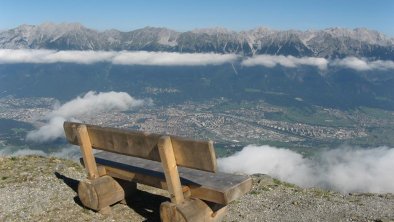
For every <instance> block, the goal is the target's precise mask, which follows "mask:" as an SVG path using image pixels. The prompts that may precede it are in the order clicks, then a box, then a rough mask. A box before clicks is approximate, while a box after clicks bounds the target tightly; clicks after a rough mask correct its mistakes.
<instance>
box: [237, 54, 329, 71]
mask: <svg viewBox="0 0 394 222" xmlns="http://www.w3.org/2000/svg"><path fill="white" fill-rule="evenodd" d="M328 63H329V61H328V60H327V59H325V58H316V57H301V58H297V57H294V56H283V55H279V56H274V55H258V56H253V57H250V58H247V59H245V60H243V61H242V65H244V66H257V65H260V66H265V67H268V68H272V67H275V66H277V65H281V66H284V67H288V68H295V67H297V66H299V65H309V66H315V67H317V68H319V69H321V70H324V69H327V65H328Z"/></svg>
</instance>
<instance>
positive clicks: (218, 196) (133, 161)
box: [95, 151, 252, 205]
mask: <svg viewBox="0 0 394 222" xmlns="http://www.w3.org/2000/svg"><path fill="white" fill-rule="evenodd" d="M95 159H96V163H97V165H98V166H104V167H105V169H106V173H107V174H108V175H110V176H112V177H115V178H120V179H124V180H128V181H133V182H137V183H141V184H146V185H149V186H153V187H156V188H160V189H167V184H166V179H165V176H164V171H163V166H162V164H161V163H160V162H156V161H152V160H147V159H141V158H137V157H132V156H125V155H121V154H116V153H112V152H107V151H102V152H99V153H96V154H95ZM178 170H179V175H180V178H181V184H182V185H183V186H187V187H189V188H190V192H191V197H195V198H199V199H202V200H206V201H210V202H213V203H218V204H223V205H227V204H228V203H230V202H231V201H233V200H235V199H237V198H239V197H241V196H242V195H243V194H245V193H246V192H248V191H249V190H250V189H251V187H252V179H251V178H250V177H249V176H247V175H234V174H227V173H222V172H216V173H211V172H206V171H201V170H195V169H191V168H186V167H178Z"/></svg>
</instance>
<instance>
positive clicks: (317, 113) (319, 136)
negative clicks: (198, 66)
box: [0, 97, 394, 155]
mask: <svg viewBox="0 0 394 222" xmlns="http://www.w3.org/2000/svg"><path fill="white" fill-rule="evenodd" d="M58 104H59V102H58V101H57V100H56V99H53V98H14V97H3V98H1V99H0V120H1V121H6V120H14V121H15V122H18V123H28V124H29V125H31V128H30V129H24V127H23V126H19V125H18V124H17V125H15V126H12V127H11V130H10V131H9V132H3V133H0V145H3V146H7V145H13V144H15V142H16V141H17V143H16V144H23V141H24V140H25V137H26V133H27V131H29V130H32V129H34V128H38V127H40V126H42V125H43V124H45V122H46V121H47V120H46V119H45V118H44V117H45V115H46V114H48V113H49V112H51V111H52V110H53V109H54V107H55V106H56V105H58ZM75 119H77V120H79V121H82V122H86V123H89V124H97V125H102V126H109V127H122V128H130V129H133V130H140V131H146V132H151V133H165V134H172V135H178V136H184V137H190V138H196V139H211V140H213V141H214V142H215V144H216V147H217V148H219V150H220V151H219V154H220V155H228V154H231V153H233V152H235V151H237V150H239V149H240V148H242V147H243V146H245V145H248V144H258V145H263V144H268V145H273V146H277V147H288V148H294V149H297V148H298V149H302V151H308V150H309V151H311V150H313V149H316V148H319V147H323V148H324V147H327V148H333V147H338V146H341V145H343V144H350V145H356V146H364V147H377V146H382V145H387V146H390V145H394V141H393V139H392V137H391V136H389V135H392V133H393V131H394V129H393V127H392V126H393V125H394V112H392V111H385V110H380V109H372V108H362V107H361V108H358V109H356V110H347V111H343V110H338V109H331V108H322V107H318V106H314V107H312V108H309V109H305V108H296V107H295V108H294V107H293V108H289V107H279V106H273V105H270V104H268V103H266V102H264V101H243V102H232V101H229V100H228V99H225V98H218V99H212V100H209V101H204V102H192V101H189V102H184V103H181V104H172V105H155V104H154V103H153V104H150V105H145V106H142V107H138V108H135V109H132V110H129V111H125V112H105V113H100V114H97V115H96V114H95V115H93V116H91V115H82V116H76V117H75Z"/></svg>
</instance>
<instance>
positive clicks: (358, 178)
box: [218, 145, 394, 193]
mask: <svg viewBox="0 0 394 222" xmlns="http://www.w3.org/2000/svg"><path fill="white" fill-rule="evenodd" d="M393 160H394V149H393V148H388V147H379V148H374V149H361V148H358V149H357V148H350V147H343V148H338V149H333V150H328V151H322V152H321V153H320V154H319V155H317V156H315V157H313V158H304V157H303V156H302V155H300V154H298V153H296V152H294V151H291V150H288V149H280V148H275V147H271V146H255V145H249V146H247V147H245V148H244V149H243V150H242V151H240V152H238V153H236V154H234V155H232V156H230V157H226V158H221V159H219V160H218V163H219V168H220V170H222V171H225V172H232V173H234V172H240V173H247V174H255V173H263V174H268V175H271V176H273V177H275V178H278V179H281V180H284V181H287V182H290V183H294V184H297V185H299V186H302V187H323V188H328V189H333V190H337V191H340V192H343V193H348V192H373V193H386V192H391V193H394V174H393V172H394V161H393Z"/></svg>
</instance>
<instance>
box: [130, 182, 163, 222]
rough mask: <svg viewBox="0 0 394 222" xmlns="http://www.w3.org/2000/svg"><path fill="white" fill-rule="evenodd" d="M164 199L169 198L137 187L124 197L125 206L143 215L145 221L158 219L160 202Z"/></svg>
mask: <svg viewBox="0 0 394 222" xmlns="http://www.w3.org/2000/svg"><path fill="white" fill-rule="evenodd" d="M165 201H170V199H169V198H167V197H164V196H161V195H157V194H153V193H149V192H146V191H143V190H138V189H137V190H136V191H135V192H134V193H133V194H131V195H129V196H128V197H126V204H127V206H129V207H130V208H131V209H133V210H134V211H135V212H136V213H137V214H139V215H141V216H142V217H144V218H145V219H146V220H144V221H145V222H150V221H160V204H161V203H163V202H165Z"/></svg>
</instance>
